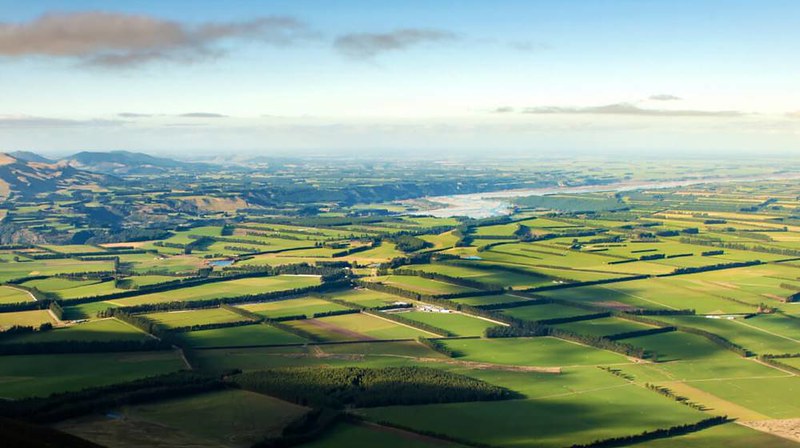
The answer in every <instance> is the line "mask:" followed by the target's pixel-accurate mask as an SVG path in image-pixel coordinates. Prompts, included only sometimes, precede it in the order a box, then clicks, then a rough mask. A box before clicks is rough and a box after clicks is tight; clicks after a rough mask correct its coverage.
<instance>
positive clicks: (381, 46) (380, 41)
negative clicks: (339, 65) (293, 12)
mask: <svg viewBox="0 0 800 448" xmlns="http://www.w3.org/2000/svg"><path fill="white" fill-rule="evenodd" d="M456 39H458V36H457V35H456V34H455V33H452V32H450V31H445V30H437V29H427V28H404V29H399V30H394V31H390V32H387V33H351V34H344V35H342V36H339V37H337V38H336V40H335V41H334V42H333V46H334V48H336V50H338V51H339V52H340V53H341V54H343V55H344V56H347V57H349V58H352V59H361V60H369V59H373V58H375V57H376V56H378V55H380V54H383V53H387V52H391V51H399V50H405V49H408V48H410V47H414V46H417V45H422V44H426V43H431V42H442V41H452V40H456Z"/></svg>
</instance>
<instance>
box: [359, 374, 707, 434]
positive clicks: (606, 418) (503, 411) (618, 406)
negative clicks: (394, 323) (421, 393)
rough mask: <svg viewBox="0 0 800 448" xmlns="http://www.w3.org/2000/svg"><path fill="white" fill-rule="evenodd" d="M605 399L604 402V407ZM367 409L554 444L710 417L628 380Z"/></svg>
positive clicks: (414, 424)
mask: <svg viewBox="0 0 800 448" xmlns="http://www.w3.org/2000/svg"><path fill="white" fill-rule="evenodd" d="M599 403H602V405H600V406H598V404H599ZM361 413H363V414H364V415H366V416H367V417H368V418H369V419H374V420H377V421H388V422H392V423H394V424H399V425H403V426H406V427H411V428H414V429H415V430H418V431H431V432H433V433H439V434H446V435H448V436H451V437H457V438H459V439H466V440H469V441H471V442H473V443H484V444H489V445H494V446H509V447H533V446H535V447H553V448H555V447H563V446H570V445H571V444H573V443H588V442H591V441H594V440H597V439H604V438H608V437H616V436H623V435H631V434H638V433H641V432H642V431H644V430H648V429H649V430H652V429H656V428H663V427H669V426H673V425H679V424H684V423H689V422H694V421H699V420H702V419H703V418H704V415H703V414H701V413H700V412H698V411H694V410H692V409H690V408H688V407H686V406H681V405H679V404H677V403H675V402H673V401H670V400H667V399H664V398H663V397H659V396H658V395H656V394H653V393H652V392H649V391H647V390H645V389H643V388H640V387H637V386H634V385H631V384H626V383H624V382H620V383H619V384H617V385H615V386H611V387H607V388H603V389H599V390H591V391H585V392H577V393H566V394H554V395H551V396H549V397H542V398H538V399H529V400H512V401H508V402H504V403H502V404H500V403H491V402H486V403H458V404H445V405H428V406H408V407H389V408H375V409H369V410H363V411H361ZM521 416H524V418H520V417H521ZM569 416H574V417H575V418H570V417H569ZM578 416H579V417H578Z"/></svg>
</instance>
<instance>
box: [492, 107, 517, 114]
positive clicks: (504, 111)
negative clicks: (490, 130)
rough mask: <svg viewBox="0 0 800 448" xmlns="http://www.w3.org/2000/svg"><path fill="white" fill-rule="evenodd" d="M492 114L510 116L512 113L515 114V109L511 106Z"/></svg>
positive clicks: (499, 108) (501, 108)
mask: <svg viewBox="0 0 800 448" xmlns="http://www.w3.org/2000/svg"><path fill="white" fill-rule="evenodd" d="M492 112H494V113H496V114H509V113H511V112H514V108H513V107H511V106H501V107H498V108H497V109H495V110H493V111H492Z"/></svg>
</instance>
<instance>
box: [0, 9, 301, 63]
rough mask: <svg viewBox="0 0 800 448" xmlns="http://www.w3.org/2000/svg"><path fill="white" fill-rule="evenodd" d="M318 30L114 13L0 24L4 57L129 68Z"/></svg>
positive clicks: (275, 21)
mask: <svg viewBox="0 0 800 448" xmlns="http://www.w3.org/2000/svg"><path fill="white" fill-rule="evenodd" d="M312 34H313V33H311V31H310V30H309V28H308V27H307V26H306V25H305V24H304V23H302V22H300V21H299V20H297V19H294V18H292V17H278V16H275V17H260V18H255V19H252V20H248V21H239V22H209V23H203V24H199V25H188V24H184V23H180V22H175V21H169V20H163V19H159V18H155V17H151V16H146V15H133V14H123V13H112V12H76V13H50V14H45V15H43V16H40V17H39V18H37V19H35V20H33V21H30V22H25V23H8V22H6V23H2V22H0V57H9V58H11V57H16V58H19V57H28V56H40V57H53V58H72V59H78V60H79V61H81V62H82V63H85V64H88V65H97V66H104V67H129V66H134V65H140V64H142V63H146V62H150V61H155V60H160V61H183V62H185V61H197V60H203V59H208V58H210V57H218V56H221V55H224V54H225V53H226V49H225V46H224V43H225V42H226V41H228V40H233V39H243V40H251V41H258V42H262V43H266V44H270V45H280V46H285V45H290V44H293V43H295V42H297V41H298V40H302V39H305V38H308V37H309V36H311V35H312Z"/></svg>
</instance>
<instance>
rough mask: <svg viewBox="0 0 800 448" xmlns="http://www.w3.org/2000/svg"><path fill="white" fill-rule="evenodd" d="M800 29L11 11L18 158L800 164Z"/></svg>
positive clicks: (417, 5) (339, 13)
mask: <svg viewBox="0 0 800 448" xmlns="http://www.w3.org/2000/svg"><path fill="white" fill-rule="evenodd" d="M376 3H377V5H376ZM799 16H800V2H796V1H759V2H753V1H733V0H731V1H724V2H723V1H702V2H698V1H694V2H689V1H669V2H667V1H649V0H638V1H591V2H590V1H577V0H576V1H565V0H562V1H533V0H528V1H504V2H484V1H480V2H479V1H458V2H456V1H436V2H431V1H425V2H423V1H397V2H390V1H385V2H374V1H373V2H366V1H337V2H325V1H296V0H295V1H238V2H217V1H193V2H183V1H171V2H163V1H162V2H155V1H137V2H126V3H124V4H123V3H122V2H108V1H70V2H64V1H49V2H44V1H42V2H37V1H31V2H25V3H20V2H11V1H0V76H1V77H2V79H3V82H4V86H5V87H6V88H5V89H3V97H2V100H0V150H2V151H13V150H20V149H27V150H34V151H40V152H44V153H49V154H59V153H68V152H72V151H77V150H106V149H128V150H140V151H145V152H151V153H164V154H170V155H183V156H186V157H194V156H197V155H201V154H211V153H215V152H224V153H231V152H241V153H256V154H296V153H301V152H303V153H314V154H337V153H339V152H343V151H344V152H354V153H359V154H365V153H369V152H375V153H376V154H377V153H381V152H383V153H385V152H387V151H393V150H395V151H398V150H399V151H407V152H408V153H419V154H445V153H474V154H501V153H509V154H511V153H524V154H528V155H535V154H544V155H549V154H553V153H564V152H568V151H575V152H580V153H588V154H605V153H609V152H618V151H619V152H629V153H630V152H635V153H663V152H670V153H675V152H686V153H696V152H697V151H708V152H709V153H722V152H792V151H796V150H797V149H798V143H800V139H799V138H798V137H800V113H799V112H800V88H798V87H800V86H798V83H800V81H799V80H800V76H799V75H800V62H798V58H797V57H796V54H797V51H798V49H799V48H800V45H799V44H800V30H799V29H798V27H797V24H796V18H797V17H799ZM65 30H66V31H65Z"/></svg>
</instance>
